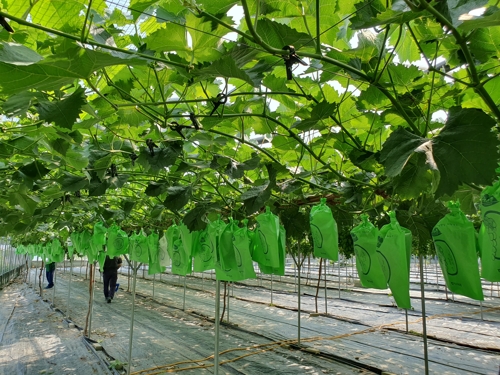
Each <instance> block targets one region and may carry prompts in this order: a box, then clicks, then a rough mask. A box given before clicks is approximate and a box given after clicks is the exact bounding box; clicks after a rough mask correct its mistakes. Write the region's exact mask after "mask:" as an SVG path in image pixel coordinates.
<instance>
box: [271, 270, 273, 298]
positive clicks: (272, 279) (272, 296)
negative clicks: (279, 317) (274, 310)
mask: <svg viewBox="0 0 500 375" xmlns="http://www.w3.org/2000/svg"><path fill="white" fill-rule="evenodd" d="M272 304H273V274H271V305H272Z"/></svg>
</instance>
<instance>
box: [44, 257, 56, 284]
mask: <svg viewBox="0 0 500 375" xmlns="http://www.w3.org/2000/svg"><path fill="white" fill-rule="evenodd" d="M55 270H56V262H48V263H46V264H45V276H47V282H48V284H47V286H46V287H45V289H50V288H53V287H54V272H55Z"/></svg>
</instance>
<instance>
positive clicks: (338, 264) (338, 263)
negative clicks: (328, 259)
mask: <svg viewBox="0 0 500 375" xmlns="http://www.w3.org/2000/svg"><path fill="white" fill-rule="evenodd" d="M337 266H338V268H339V299H340V257H339V261H338V262H337Z"/></svg>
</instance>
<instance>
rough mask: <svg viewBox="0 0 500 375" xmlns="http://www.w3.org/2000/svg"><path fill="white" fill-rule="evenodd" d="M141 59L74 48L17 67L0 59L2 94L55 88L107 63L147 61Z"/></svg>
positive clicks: (84, 77)
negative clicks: (118, 56)
mask: <svg viewBox="0 0 500 375" xmlns="http://www.w3.org/2000/svg"><path fill="white" fill-rule="evenodd" d="M146 63H147V61H146V60H141V59H120V58H117V57H113V56H111V55H109V54H107V53H104V52H99V51H93V50H89V49H85V48H80V47H75V48H71V49H68V50H67V51H66V52H64V53H61V54H57V55H52V56H49V57H47V58H45V59H44V60H42V61H39V62H37V63H35V64H31V65H26V66H16V65H11V64H6V63H4V62H0V75H1V76H2V77H3V78H2V80H0V85H1V86H2V92H3V93H4V94H14V93H18V92H22V91H25V90H28V89H39V90H48V91H50V90H58V89H60V88H61V87H62V86H64V85H67V84H71V83H73V82H74V81H75V80H76V79H86V78H89V77H90V75H91V74H93V73H94V72H95V71H98V70H100V69H102V68H104V67H106V66H111V65H123V64H139V65H141V64H146Z"/></svg>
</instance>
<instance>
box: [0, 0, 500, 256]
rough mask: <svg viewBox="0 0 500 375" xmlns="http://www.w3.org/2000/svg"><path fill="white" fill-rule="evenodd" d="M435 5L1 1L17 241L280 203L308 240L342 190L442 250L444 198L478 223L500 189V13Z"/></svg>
mask: <svg viewBox="0 0 500 375" xmlns="http://www.w3.org/2000/svg"><path fill="white" fill-rule="evenodd" d="M417 3H418V4H417V5H412V8H410V7H409V6H408V4H407V3H406V2H402V1H399V0H394V1H387V2H384V1H378V0H376V1H373V0H370V1H368V0H363V1H353V2H350V1H338V0H327V1H321V2H320V7H319V8H318V9H316V2H313V1H307V2H303V3H302V6H299V5H298V3H297V2H295V1H277V0H276V1H275V0H269V1H261V2H253V1H247V0H241V1H234V0H210V1H209V0H200V1H197V2H194V1H185V2H178V1H174V0H132V1H130V3H127V2H124V1H122V0H117V1H114V2H112V3H110V2H106V1H94V2H92V3H91V4H90V5H89V3H88V2H84V1H80V0H72V1H49V0H39V1H37V2H35V3H33V4H31V3H30V2H29V1H24V0H3V1H2V8H1V9H0V15H2V16H3V17H5V18H6V19H7V20H8V21H9V23H10V24H12V25H13V27H14V29H15V33H13V34H10V33H8V32H6V31H5V30H3V29H2V30H0V75H1V76H2V80H0V121H1V130H2V131H1V133H0V169H1V170H2V174H1V177H0V186H1V188H2V194H1V195H0V211H1V213H2V215H0V235H15V236H19V237H20V238H24V237H26V238H33V237H38V238H42V237H43V236H47V235H52V236H57V235H59V233H63V232H64V233H69V232H70V231H71V230H76V229H81V228H88V229H90V228H91V227H92V226H93V224H94V223H95V222H96V221H97V220H103V219H104V220H106V221H107V225H110V224H111V223H112V222H118V223H119V224H120V225H122V226H123V227H125V228H128V229H130V230H134V229H138V228H140V227H145V228H149V229H151V230H154V229H159V230H164V229H166V228H167V227H168V226H169V225H170V224H171V223H172V221H173V220H174V219H175V220H178V219H179V218H180V217H182V218H183V221H184V223H185V224H186V225H188V227H189V228H190V229H191V230H199V229H202V228H204V227H205V225H206V222H207V221H208V220H213V219H214V218H215V217H216V215H222V216H223V217H225V218H227V217H229V216H233V217H235V218H236V219H238V220H240V219H242V218H245V217H249V218H250V219H252V217H253V216H254V215H255V214H257V213H258V212H260V211H261V210H262V209H263V208H264V207H265V206H266V205H267V206H270V207H272V209H273V211H274V212H276V213H277V214H279V215H280V216H281V218H282V222H283V223H285V226H286V227H287V232H288V233H290V236H291V238H294V239H296V240H299V237H300V233H304V232H307V227H308V226H307V225H304V222H305V219H304V218H307V212H308V209H309V208H310V206H311V205H312V204H314V203H315V202H318V201H319V198H320V197H327V198H328V203H329V205H330V206H332V207H333V208H334V212H335V214H336V215H340V216H339V220H340V218H341V216H342V215H344V214H346V215H347V216H348V220H340V221H339V226H341V228H340V230H339V233H344V234H345V233H348V229H349V226H352V225H353V215H352V213H359V212H367V213H369V214H370V215H371V216H373V217H376V218H379V219H380V220H382V221H381V222H380V223H382V222H383V220H384V217H383V216H384V215H383V212H384V211H385V210H388V209H389V208H396V207H397V208H398V210H399V211H398V212H400V213H399V215H400V217H399V218H400V219H401V220H403V222H405V223H408V227H409V228H410V230H412V231H413V232H414V235H415V236H418V237H419V238H420V240H421V241H420V244H421V245H419V246H421V249H424V248H425V246H426V243H428V241H429V239H430V236H429V233H428V230H429V228H432V225H431V224H432V222H435V221H436V216H439V215H440V214H442V212H443V207H442V205H440V204H436V203H435V202H436V199H442V200H446V199H454V198H460V199H462V200H463V201H464V209H465V210H466V212H468V214H470V215H474V214H475V212H474V202H475V201H477V199H478V194H479V192H480V190H481V188H482V187H483V186H485V185H488V184H491V183H492V181H493V180H494V179H495V177H496V172H495V168H496V167H497V163H498V146H499V144H498V143H499V142H498V136H497V123H498V121H499V120H500V109H499V107H498V105H499V103H500V96H499V95H500V94H499V93H500V89H499V87H497V86H498V85H499V84H500V78H499V77H498V76H499V74H500V67H499V66H498V64H497V62H496V60H497V58H498V56H499V51H498V45H499V44H500V43H499V42H500V34H499V31H498V30H497V28H496V27H495V26H497V25H498V24H499V21H498V20H499V19H500V9H499V8H498V6H497V4H496V3H494V2H488V1H486V0H475V1H468V2H463V1H459V2H457V1H452V0H448V1H441V2H437V3H436V2H426V1H421V2H417ZM257 4H258V5H257ZM412 4H415V2H414V3H412ZM410 5H411V4H410ZM89 6H90V8H89ZM480 7H485V8H486V10H485V12H484V14H483V15H480V16H478V15H476V14H477V13H473V14H474V16H472V15H471V14H469V12H470V11H471V10H473V9H477V8H480ZM465 19H467V20H465ZM464 20H465V21H464ZM445 30H446V31H449V32H445ZM288 46H292V47H288ZM284 47H286V48H285V49H283V48H284ZM294 50H295V52H296V55H294V54H293V51H294ZM297 56H298V57H297ZM299 59H300V61H299ZM299 62H304V63H305V64H306V66H304V65H302V64H300V63H299ZM290 74H291V77H290ZM290 78H291V79H290ZM67 197H69V198H70V199H68V198H67ZM428 202H433V203H432V204H430V203H428ZM342 217H343V216H342ZM299 221H300V222H299ZM250 225H252V221H251V222H250ZM63 227H68V230H66V231H60V230H59V229H60V228H63ZM58 228H59V229H58ZM426 231H427V232H426Z"/></svg>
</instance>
